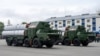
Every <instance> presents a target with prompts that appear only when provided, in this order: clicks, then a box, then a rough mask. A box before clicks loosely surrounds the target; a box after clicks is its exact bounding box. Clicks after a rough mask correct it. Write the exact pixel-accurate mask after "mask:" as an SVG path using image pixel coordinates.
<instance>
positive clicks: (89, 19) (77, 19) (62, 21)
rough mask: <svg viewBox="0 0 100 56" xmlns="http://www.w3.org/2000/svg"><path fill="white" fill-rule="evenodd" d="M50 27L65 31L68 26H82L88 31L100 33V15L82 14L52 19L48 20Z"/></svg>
mask: <svg viewBox="0 0 100 56" xmlns="http://www.w3.org/2000/svg"><path fill="white" fill-rule="evenodd" d="M46 21H47V22H49V24H50V27H51V28H53V29H58V30H65V28H66V27H67V26H76V25H82V26H85V27H86V30H88V29H89V31H93V32H100V14H82V15H77V16H70V15H69V16H65V17H51V18H49V19H47V20H46Z"/></svg>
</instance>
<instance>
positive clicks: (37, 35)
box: [2, 22, 60, 48]
mask: <svg viewBox="0 0 100 56" xmlns="http://www.w3.org/2000/svg"><path fill="white" fill-rule="evenodd" d="M2 35H3V36H4V37H6V42H7V45H8V46H11V45H13V46H26V47H34V48H42V47H43V45H46V47H47V48H51V47H53V45H54V43H55V42H56V41H57V40H58V39H59V38H60V33H58V32H57V30H52V29H51V28H50V27H49V24H48V22H31V23H30V24H22V25H15V26H5V27H4V31H3V32H2Z"/></svg>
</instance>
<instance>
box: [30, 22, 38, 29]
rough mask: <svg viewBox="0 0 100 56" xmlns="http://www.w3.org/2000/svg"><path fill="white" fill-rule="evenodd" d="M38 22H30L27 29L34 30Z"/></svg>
mask: <svg viewBox="0 0 100 56" xmlns="http://www.w3.org/2000/svg"><path fill="white" fill-rule="evenodd" d="M38 23H39V22H31V23H30V25H29V28H36V27H37V25H38Z"/></svg>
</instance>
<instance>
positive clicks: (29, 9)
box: [0, 0, 100, 24]
mask: <svg viewBox="0 0 100 56" xmlns="http://www.w3.org/2000/svg"><path fill="white" fill-rule="evenodd" d="M99 6H100V0H0V21H2V22H4V23H5V24H7V21H8V19H9V20H10V21H11V23H12V24H19V23H21V22H23V21H24V22H30V21H31V22H32V21H43V20H45V19H47V18H50V17H62V16H65V15H80V14H83V13H96V11H97V10H98V9H100V8H99Z"/></svg>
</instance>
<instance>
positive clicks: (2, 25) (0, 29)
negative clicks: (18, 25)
mask: <svg viewBox="0 0 100 56" xmlns="http://www.w3.org/2000/svg"><path fill="white" fill-rule="evenodd" d="M3 29H4V23H3V22H0V35H1V33H2V31H3Z"/></svg>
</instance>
